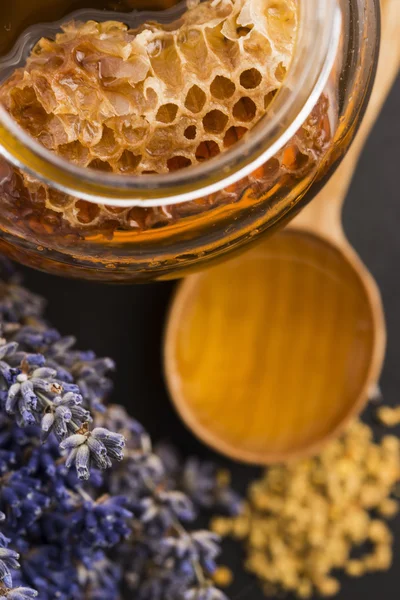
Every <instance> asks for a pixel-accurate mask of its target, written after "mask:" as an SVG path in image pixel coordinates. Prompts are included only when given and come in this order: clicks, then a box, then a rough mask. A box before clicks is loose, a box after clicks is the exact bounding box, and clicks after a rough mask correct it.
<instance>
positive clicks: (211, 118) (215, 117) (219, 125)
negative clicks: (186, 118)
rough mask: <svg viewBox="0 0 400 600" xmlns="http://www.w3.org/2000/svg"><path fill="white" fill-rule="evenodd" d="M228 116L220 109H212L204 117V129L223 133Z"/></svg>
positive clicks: (208, 131)
mask: <svg viewBox="0 0 400 600" xmlns="http://www.w3.org/2000/svg"><path fill="white" fill-rule="evenodd" d="M228 120H229V119H228V117H227V115H225V114H224V113H223V112H221V111H220V110H216V109H215V110H211V111H210V112H209V113H207V114H206V115H205V116H204V117H203V127H204V131H206V132H207V133H221V132H222V131H224V129H225V127H226V124H227V123H228Z"/></svg>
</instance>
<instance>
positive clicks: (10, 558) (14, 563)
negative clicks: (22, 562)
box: [0, 547, 19, 588]
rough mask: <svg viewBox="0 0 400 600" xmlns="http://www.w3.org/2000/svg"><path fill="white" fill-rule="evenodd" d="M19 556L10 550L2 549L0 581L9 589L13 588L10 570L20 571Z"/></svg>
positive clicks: (0, 550)
mask: <svg viewBox="0 0 400 600" xmlns="http://www.w3.org/2000/svg"><path fill="white" fill-rule="evenodd" d="M18 559H19V554H18V553H17V552H15V551H14V550H10V549H9V548H5V547H0V581H2V582H3V583H4V585H5V586H6V587H8V588H11V587H12V577H11V573H10V569H19V562H18Z"/></svg>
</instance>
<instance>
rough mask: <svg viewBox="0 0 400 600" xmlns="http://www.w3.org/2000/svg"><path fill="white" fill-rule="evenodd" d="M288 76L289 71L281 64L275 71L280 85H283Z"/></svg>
mask: <svg viewBox="0 0 400 600" xmlns="http://www.w3.org/2000/svg"><path fill="white" fill-rule="evenodd" d="M286 74H287V69H286V67H285V65H284V64H283V63H279V65H278V66H277V67H276V69H275V77H276V78H277V80H278V81H279V83H282V81H283V80H284V79H285V77H286Z"/></svg>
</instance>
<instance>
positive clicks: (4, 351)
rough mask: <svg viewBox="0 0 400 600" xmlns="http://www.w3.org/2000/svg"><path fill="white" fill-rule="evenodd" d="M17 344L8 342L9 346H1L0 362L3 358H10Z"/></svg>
mask: <svg viewBox="0 0 400 600" xmlns="http://www.w3.org/2000/svg"><path fill="white" fill-rule="evenodd" d="M17 348H18V344H17V343H16V342H10V343H9V344H3V345H1V346H0V360H1V359H2V358H4V357H5V356H10V355H11V354H14V353H15V352H16V351H17Z"/></svg>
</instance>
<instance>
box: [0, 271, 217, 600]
mask: <svg viewBox="0 0 400 600" xmlns="http://www.w3.org/2000/svg"><path fill="white" fill-rule="evenodd" d="M6 271H7V273H8V272H9V269H6ZM3 272H4V270H3ZM43 306H44V304H43V301H42V300H41V299H39V298H38V297H36V296H34V295H32V294H30V293H29V292H27V291H26V290H24V289H23V288H22V287H21V286H20V285H19V283H18V282H16V281H15V280H14V279H13V278H11V280H8V281H4V282H2V283H1V282H0V335H1V336H2V339H1V340H0V521H1V523H0V527H1V528H2V531H3V532H4V534H3V533H1V534H0V600H30V599H31V598H35V597H36V596H37V595H38V593H39V597H40V599H41V600H54V598H58V599H59V600H121V596H120V588H121V584H122V582H125V584H127V585H128V586H129V587H130V589H131V590H134V593H135V598H137V600H225V596H224V595H223V594H222V593H221V592H219V591H218V590H216V589H215V588H214V587H213V585H212V584H211V581H210V577H211V575H212V573H213V570H214V569H215V559H216V557H217V554H218V540H217V538H216V537H215V536H213V535H212V534H210V533H208V532H203V531H199V532H196V531H195V532H191V533H190V532H188V531H186V529H185V528H184V527H183V525H182V522H187V523H190V522H191V521H192V520H193V519H194V517H195V515H196V508H197V507H198V506H200V504H201V501H200V499H201V498H203V504H205V502H204V498H206V497H207V494H208V493H209V484H210V473H211V471H210V472H209V470H208V467H207V468H206V467H204V466H202V465H200V464H199V465H198V466H197V467H196V466H194V463H193V464H192V466H191V467H190V466H188V467H187V469H188V470H187V473H186V477H185V478H184V479H186V480H187V481H188V482H190V481H192V482H194V481H195V480H197V479H199V477H198V475H201V477H200V480H201V485H200V488H199V489H198V490H195V489H194V487H193V485H192V486H190V485H187V486H186V488H187V489H186V490H184V489H182V490H180V491H177V490H174V489H173V486H172V482H173V477H172V476H171V473H170V471H169V467H168V465H167V468H165V466H164V464H163V458H162V456H161V454H160V455H159V456H158V455H157V454H155V453H154V452H153V451H152V445H151V441H150V438H149V436H148V434H147V433H146V431H145V430H144V428H143V427H142V426H141V425H140V424H139V423H137V422H136V421H134V420H133V419H131V418H130V417H129V416H128V415H127V414H126V413H125V411H124V410H123V409H122V408H121V407H110V408H108V409H106V408H105V406H104V400H105V398H106V396H107V395H108V393H109V392H110V390H111V387H112V386H111V382H110V380H109V379H108V377H107V374H108V371H109V370H110V369H113V368H114V364H113V361H111V360H110V359H102V358H97V357H96V356H95V354H94V353H93V352H91V351H85V352H81V351H79V350H76V349H75V347H74V345H75V339H74V338H73V337H71V336H67V337H63V336H61V335H60V334H59V333H58V332H57V331H56V330H55V329H52V328H50V327H49V326H48V325H47V324H46V322H45V321H44V319H43V317H42V311H43ZM125 444H126V448H124V446H125ZM112 461H116V462H115V463H114V465H113V468H112V469H109V467H110V466H111V464H112ZM166 462H167V461H166ZM72 466H74V467H75V469H70V467H72ZM196 469H197V470H196ZM89 474H90V475H91V476H90V480H89V481H87V480H88V478H89ZM213 477H214V475H213ZM191 478H192V479H191ZM211 479H212V478H211ZM207 482H208V483H207ZM183 487H184V486H183ZM190 487H192V489H190ZM211 488H212V490H213V494H214V492H215V491H216V487H215V485H214V486H213V485H212V486H211ZM211 488H210V489H211ZM218 489H219V488H218ZM201 490H202V491H201ZM185 491H188V492H190V495H191V496H192V497H193V499H194V502H193V501H192V499H189V498H188V496H187V494H185ZM214 495H215V494H214ZM213 497H214V496H213ZM9 540H10V541H9ZM19 554H21V556H22V557H23V558H22V560H21V568H20V569H18V570H16V569H17V568H18V567H19V561H18V555H19ZM35 590H37V592H36V591H35Z"/></svg>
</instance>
